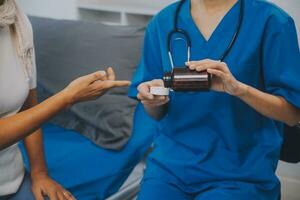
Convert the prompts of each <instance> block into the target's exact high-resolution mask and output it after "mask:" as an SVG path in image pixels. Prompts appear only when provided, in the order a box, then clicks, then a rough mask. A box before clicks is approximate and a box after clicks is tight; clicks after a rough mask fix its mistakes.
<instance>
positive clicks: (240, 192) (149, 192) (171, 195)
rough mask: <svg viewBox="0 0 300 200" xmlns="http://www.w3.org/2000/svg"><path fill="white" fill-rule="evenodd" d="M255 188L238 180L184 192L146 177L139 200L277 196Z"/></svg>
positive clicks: (266, 199) (230, 199) (229, 199)
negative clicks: (196, 192)
mask: <svg viewBox="0 0 300 200" xmlns="http://www.w3.org/2000/svg"><path fill="white" fill-rule="evenodd" d="M255 188H256V186H255V185H252V184H238V183H237V182H236V183H235V184H233V185H223V184H222V185H220V186H217V187H214V188H210V189H206V190H204V191H202V192H200V193H198V194H193V193H187V192H184V191H182V190H181V189H180V188H179V187H177V186H176V185H174V184H169V183H166V182H164V181H162V180H159V179H146V180H143V183H142V187H141V190H140V193H139V195H138V200H153V199H154V200H166V199H172V200H254V199H255V200H269V199H272V200H273V199H274V196H277V195H267V194H262V193H261V192H259V191H257V190H256V189H255ZM275 193H276V192H275ZM271 196H272V197H271ZM275 199H276V197H275ZM278 199H279V198H278Z"/></svg>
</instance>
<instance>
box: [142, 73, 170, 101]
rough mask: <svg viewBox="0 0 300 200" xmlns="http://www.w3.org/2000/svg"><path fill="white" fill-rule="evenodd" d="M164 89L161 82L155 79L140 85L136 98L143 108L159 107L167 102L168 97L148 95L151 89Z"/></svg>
mask: <svg viewBox="0 0 300 200" xmlns="http://www.w3.org/2000/svg"><path fill="white" fill-rule="evenodd" d="M155 86H157V87H164V82H163V80H160V79H155V80H152V81H148V82H144V83H141V84H140V85H139V86H138V88H137V89H138V95H137V98H138V99H139V100H140V101H141V102H142V104H143V105H144V106H150V107H151V106H154V107H156V106H161V105H164V104H166V103H168V101H169V97H168V96H157V95H153V94H151V93H150V88H151V87H155Z"/></svg>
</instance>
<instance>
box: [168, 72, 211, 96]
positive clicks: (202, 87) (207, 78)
mask: <svg viewBox="0 0 300 200" xmlns="http://www.w3.org/2000/svg"><path fill="white" fill-rule="evenodd" d="M163 81H164V85H165V87H166V88H171V89H173V90H174V91H178V92H196V91H209V89H210V87H211V74H209V73H208V72H207V71H203V72H197V71H194V70H190V69H189V68H188V67H182V68H179V67H177V68H174V69H173V70H172V71H171V72H167V73H165V74H164V77H163Z"/></svg>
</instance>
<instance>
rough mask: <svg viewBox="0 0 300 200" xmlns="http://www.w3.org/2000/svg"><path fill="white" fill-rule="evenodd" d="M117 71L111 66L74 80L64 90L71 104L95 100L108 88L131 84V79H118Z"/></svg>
mask: <svg viewBox="0 0 300 200" xmlns="http://www.w3.org/2000/svg"><path fill="white" fill-rule="evenodd" d="M115 79H116V77H115V73H114V71H113V69H112V68H111V67H110V68H108V69H107V70H106V71H98V72H95V73H92V74H89V75H86V76H82V77H79V78H77V79H76V80H74V81H72V82H71V83H70V84H69V85H68V86H67V87H66V88H65V89H64V90H63V91H62V92H63V93H64V94H65V95H66V98H67V101H68V103H69V104H71V105H72V104H74V103H78V102H83V101H89V100H95V99H97V98H98V97H100V96H102V95H103V94H104V93H105V92H106V91H107V90H109V89H111V88H114V87H124V86H129V85H130V81H116V80H115Z"/></svg>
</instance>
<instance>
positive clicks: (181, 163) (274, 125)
mask: <svg viewBox="0 0 300 200" xmlns="http://www.w3.org/2000/svg"><path fill="white" fill-rule="evenodd" d="M177 5H178V3H175V4H172V5H170V6H169V7H167V8H165V9H164V10H162V11H161V12H160V13H159V14H158V15H157V16H155V17H154V18H153V20H152V21H151V22H150V24H149V25H148V28H147V30H146V36H145V43H144V49H143V57H142V59H141V62H140V64H139V66H138V68H137V71H136V73H135V76H134V78H133V81H132V86H131V88H130V90H129V96H130V97H133V98H134V97H136V95H137V86H138V85H139V84H140V83H142V82H145V81H150V80H153V79H162V77H163V74H164V72H165V71H170V70H171V65H170V62H169V58H168V54H167V52H168V50H167V49H168V48H167V36H168V33H169V32H170V31H171V30H173V24H174V13H175V10H176V7H177ZM244 9H245V10H244V20H243V24H242V27H241V30H240V34H239V36H238V38H237V40H236V42H235V44H234V46H233V48H232V50H231V52H230V54H229V55H228V57H227V58H226V60H225V62H226V63H227V64H228V66H229V68H230V70H231V72H232V74H233V75H234V76H235V77H236V79H237V80H239V81H241V82H243V83H245V84H248V85H250V86H252V87H255V88H257V89H259V90H261V91H264V92H267V93H269V94H273V95H276V96H281V97H284V98H285V99H286V100H287V101H288V102H290V103H291V104H293V105H294V106H296V107H298V108H300V78H299V77H300V54H299V46H298V40H297V33H296V28H295V25H294V22H293V19H292V18H291V17H290V16H289V15H288V14H287V13H285V12H284V11H283V10H281V9H280V8H278V7H276V6H275V5H273V4H271V3H269V2H267V1H264V0H245V8H244ZM239 12H240V6H239V2H238V3H237V4H236V5H234V7H233V8H232V9H231V10H230V11H229V12H228V13H227V15H226V16H225V17H224V19H223V20H222V21H221V23H220V24H219V26H218V27H217V28H216V30H215V31H214V33H213V35H212V36H211V38H210V39H209V40H208V41H206V40H205V38H204V37H203V35H202V34H201V32H200V31H199V30H198V28H197V26H196V25H195V22H194V21H193V19H192V16H191V13H190V1H189V0H187V1H186V2H185V3H184V5H183V7H182V10H181V12H180V15H179V27H180V28H182V29H184V30H186V31H187V32H188V33H189V35H190V37H191V42H192V48H191V60H202V59H205V58H209V59H215V60H218V59H219V58H220V56H221V55H222V54H223V53H224V51H225V49H226V48H227V47H228V45H229V43H230V41H231V39H232V37H233V34H234V33H235V31H236V25H237V23H238V17H239ZM173 39H174V38H173ZM172 52H173V55H174V60H175V65H176V66H184V62H185V61H186V47H185V44H184V42H180V41H177V40H176V41H175V40H173V45H172ZM141 123H142V119H141ZM145 126H146V125H145ZM157 130H158V131H157V133H158V134H157V137H156V139H155V142H154V143H155V148H154V151H153V152H152V154H151V155H150V158H149V161H148V170H147V173H146V175H145V176H146V178H147V177H148V178H160V179H164V180H166V181H168V182H172V183H175V184H176V185H179V186H182V187H189V188H190V189H191V190H193V189H195V188H199V187H201V186H202V185H204V184H207V183H212V182H222V181H240V182H248V183H254V184H259V185H260V188H262V189H263V190H272V189H274V188H275V187H277V188H278V184H279V183H278V179H277V177H276V175H275V170H276V167H277V163H278V159H279V152H280V148H281V143H282V134H283V124H282V123H281V122H278V121H275V120H272V119H270V118H267V117H265V116H263V115H261V114H260V113H258V112H256V111H255V110H254V109H253V108H251V107H250V106H249V105H247V104H246V103H244V102H243V101H241V100H240V99H239V98H237V97H234V96H230V95H228V94H225V93H218V92H214V91H211V92H196V93H180V92H172V93H171V95H170V102H169V111H168V114H167V116H166V117H165V118H164V119H162V120H161V121H160V122H158V123H157ZM140 131H143V130H140Z"/></svg>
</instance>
